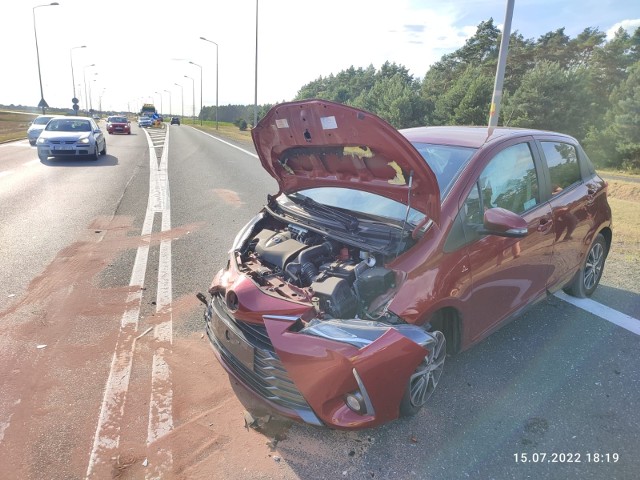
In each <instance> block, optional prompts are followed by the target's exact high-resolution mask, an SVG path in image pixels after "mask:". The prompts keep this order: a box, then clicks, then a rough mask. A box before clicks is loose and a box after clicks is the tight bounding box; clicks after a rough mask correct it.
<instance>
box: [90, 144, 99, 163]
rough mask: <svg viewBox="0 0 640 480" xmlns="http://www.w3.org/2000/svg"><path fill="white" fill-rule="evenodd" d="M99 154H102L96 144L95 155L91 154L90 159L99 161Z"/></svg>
mask: <svg viewBox="0 0 640 480" xmlns="http://www.w3.org/2000/svg"><path fill="white" fill-rule="evenodd" d="M99 154H100V153H99V152H98V144H96V146H95V150H94V152H93V154H91V155H90V156H89V158H91V160H98V156H99Z"/></svg>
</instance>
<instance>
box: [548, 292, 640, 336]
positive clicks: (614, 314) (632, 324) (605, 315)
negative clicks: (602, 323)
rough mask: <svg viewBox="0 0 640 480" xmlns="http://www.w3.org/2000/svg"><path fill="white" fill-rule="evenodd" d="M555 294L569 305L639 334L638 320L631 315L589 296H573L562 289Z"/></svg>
mask: <svg viewBox="0 0 640 480" xmlns="http://www.w3.org/2000/svg"><path fill="white" fill-rule="evenodd" d="M555 295H556V297H558V298H559V299H561V300H564V301H565V302H567V303H570V304H571V305H574V306H576V307H578V308H581V309H582V310H584V311H586V312H589V313H591V314H593V315H596V316H598V317H600V318H602V319H604V320H607V321H608V322H611V323H613V324H615V325H618V326H619V327H622V328H624V329H625V330H629V331H630V332H631V333H635V334H636V335H640V320H638V319H637V318H633V317H632V316H631V315H627V314H626V313H622V312H619V311H617V310H614V309H613V308H610V307H607V306H606V305H603V304H601V303H598V302H596V301H595V300H591V299H590V298H575V297H571V296H569V295H567V294H566V293H564V292H562V291H560V292H557V293H556V294H555Z"/></svg>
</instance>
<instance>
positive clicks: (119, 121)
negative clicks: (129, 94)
mask: <svg viewBox="0 0 640 480" xmlns="http://www.w3.org/2000/svg"><path fill="white" fill-rule="evenodd" d="M107 132H109V135H111V134H113V133H126V134H127V135H131V123H130V122H129V119H128V118H127V117H124V116H122V115H112V116H110V117H107Z"/></svg>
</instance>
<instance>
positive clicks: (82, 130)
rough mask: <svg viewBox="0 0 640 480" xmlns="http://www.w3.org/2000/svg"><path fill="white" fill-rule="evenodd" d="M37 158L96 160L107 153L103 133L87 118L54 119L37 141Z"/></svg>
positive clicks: (43, 159)
mask: <svg viewBox="0 0 640 480" xmlns="http://www.w3.org/2000/svg"><path fill="white" fill-rule="evenodd" d="M36 145H37V147H38V157H40V160H42V161H45V160H46V159H47V158H48V157H75V156H86V157H89V158H90V159H91V160H97V159H98V155H105V154H106V153H107V142H106V141H105V138H104V133H102V130H100V128H99V127H98V125H96V122H94V121H93V119H91V118H87V117H55V118H52V119H51V120H50V121H49V123H47V126H46V127H45V128H44V130H43V131H42V133H41V134H40V136H39V137H38V140H37V141H36Z"/></svg>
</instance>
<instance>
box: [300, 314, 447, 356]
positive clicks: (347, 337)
mask: <svg viewBox="0 0 640 480" xmlns="http://www.w3.org/2000/svg"><path fill="white" fill-rule="evenodd" d="M389 329H394V330H396V331H397V332H398V333H400V334H402V335H404V336H405V337H407V338H408V339H409V340H411V341H413V342H415V343H417V344H418V345H420V346H422V347H424V348H426V349H429V348H430V345H432V344H434V343H435V342H436V339H435V337H434V336H433V335H431V334H430V333H429V332H427V331H426V330H424V329H423V328H422V327H418V326H417V325H408V324H401V325H389V324H388V323H382V322H374V321H368V320H360V319H357V318H354V319H346V320H340V319H331V320H325V321H323V320H312V321H311V322H309V325H308V326H306V327H305V328H303V329H302V330H300V331H299V332H298V333H303V334H306V335H314V336H317V337H323V338H326V339H329V340H335V341H336V342H342V343H348V344H349V345H353V346H354V347H357V348H363V347H366V346H367V345H369V344H371V343H373V342H375V341H376V340H377V339H378V338H380V337H381V336H382V335H384V334H385V333H386V332H387V331H388V330H389Z"/></svg>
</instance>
